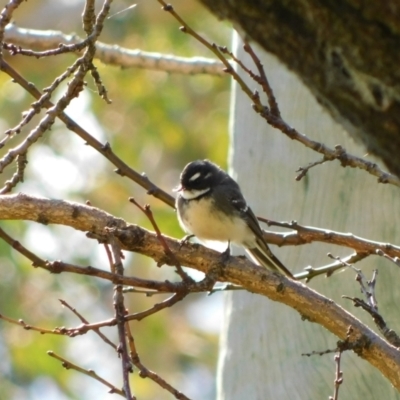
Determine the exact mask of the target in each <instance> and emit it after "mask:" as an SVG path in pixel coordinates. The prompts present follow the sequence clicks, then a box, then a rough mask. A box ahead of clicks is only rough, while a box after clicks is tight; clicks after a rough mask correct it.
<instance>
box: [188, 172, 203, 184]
mask: <svg viewBox="0 0 400 400" xmlns="http://www.w3.org/2000/svg"><path fill="white" fill-rule="evenodd" d="M200 176H201V173H200V172H196V173H195V174H194V175H193V176H191V177H190V178H189V181H190V182H192V181H195V180H196V179H199V178H200Z"/></svg>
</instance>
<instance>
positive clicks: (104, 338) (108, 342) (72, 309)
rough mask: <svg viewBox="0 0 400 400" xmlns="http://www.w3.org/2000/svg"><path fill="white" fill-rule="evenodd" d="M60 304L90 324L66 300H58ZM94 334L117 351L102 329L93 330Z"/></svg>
mask: <svg viewBox="0 0 400 400" xmlns="http://www.w3.org/2000/svg"><path fill="white" fill-rule="evenodd" d="M58 300H59V301H60V303H61V304H62V305H63V306H64V307H66V308H68V309H69V310H70V311H72V312H73V313H74V314H75V315H76V316H77V317H78V318H79V319H80V320H81V322H83V323H84V324H88V323H89V321H88V320H87V319H86V318H84V317H83V316H82V315H81V314H80V313H79V312H78V311H77V310H76V308H74V307H72V306H70V305H69V304H68V303H67V302H66V301H65V300H62V299H58ZM93 332H94V333H95V334H96V335H98V336H99V337H100V338H101V339H102V340H103V341H104V342H105V343H107V344H108V345H109V346H111V347H112V348H113V349H114V350H117V346H116V345H115V344H114V343H113V342H112V341H111V340H110V339H109V338H108V337H107V336H106V335H104V333H102V332H101V331H100V329H93Z"/></svg>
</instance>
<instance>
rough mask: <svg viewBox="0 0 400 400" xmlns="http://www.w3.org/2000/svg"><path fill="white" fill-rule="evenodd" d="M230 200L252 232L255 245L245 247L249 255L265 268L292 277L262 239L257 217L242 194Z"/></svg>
mask: <svg viewBox="0 0 400 400" xmlns="http://www.w3.org/2000/svg"><path fill="white" fill-rule="evenodd" d="M231 202H232V205H233V206H234V207H235V208H236V209H237V210H238V211H239V212H240V214H241V216H242V217H243V218H244V219H245V220H246V222H247V225H248V227H249V228H250V229H251V231H252V232H253V233H254V236H255V246H254V247H252V248H250V247H249V248H248V249H247V251H248V252H249V253H250V255H251V256H252V257H253V258H255V259H256V261H257V262H258V263H260V264H261V265H262V266H264V267H265V268H268V269H271V270H273V271H277V272H280V273H281V274H284V275H287V276H289V277H291V278H293V274H292V273H291V272H290V271H289V270H288V269H287V268H286V267H285V266H284V265H283V264H282V263H281V262H280V261H279V260H278V258H277V257H275V256H274V254H273V253H272V252H271V250H270V248H269V247H268V244H267V242H266V241H265V239H264V235H263V232H262V230H261V228H260V225H259V223H258V220H257V217H256V216H255V215H254V213H253V211H252V209H251V208H250V207H249V206H248V205H247V204H246V201H245V199H244V198H243V197H242V196H237V197H235V198H233V199H231Z"/></svg>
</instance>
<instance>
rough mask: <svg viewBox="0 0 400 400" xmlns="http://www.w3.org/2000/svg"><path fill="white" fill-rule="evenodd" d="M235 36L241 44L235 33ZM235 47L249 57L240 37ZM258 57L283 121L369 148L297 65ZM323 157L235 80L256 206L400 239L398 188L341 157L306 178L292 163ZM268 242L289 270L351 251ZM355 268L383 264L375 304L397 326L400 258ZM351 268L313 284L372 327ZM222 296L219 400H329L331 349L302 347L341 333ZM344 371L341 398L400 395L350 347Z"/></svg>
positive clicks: (240, 142) (234, 153)
mask: <svg viewBox="0 0 400 400" xmlns="http://www.w3.org/2000/svg"><path fill="white" fill-rule="evenodd" d="M234 41H235V45H236V42H237V41H236V39H235V40H234ZM233 47H235V46H233ZM260 53H261V51H259V53H258V54H260ZM238 54H239V58H240V59H245V63H246V65H248V66H251V62H250V61H249V60H248V58H247V57H246V56H245V54H244V52H243V51H242V48H241V46H239V47H238ZM262 60H263V63H264V67H265V69H266V71H267V75H268V78H269V79H270V82H271V85H272V87H273V89H274V90H275V94H276V97H277V100H278V104H279V105H280V108H281V112H282V115H283V117H284V118H285V119H286V121H287V122H289V123H290V124H291V125H293V126H295V127H296V128H297V129H298V130H300V131H301V132H304V133H305V134H307V135H309V136H310V137H312V138H313V139H316V140H319V141H321V142H323V143H325V144H327V145H329V146H331V147H333V146H334V145H336V144H338V143H339V144H341V145H342V146H343V147H345V148H346V150H348V151H349V152H351V153H353V154H355V155H358V156H362V155H363V154H364V153H365V149H363V148H362V147H360V146H357V145H355V144H354V143H353V142H351V140H350V139H349V138H348V137H347V136H346V134H345V133H344V132H343V130H342V129H341V128H340V127H339V126H338V125H337V124H335V123H334V122H333V121H332V119H331V118H330V117H329V115H328V114H326V113H325V112H324V111H323V110H322V108H321V107H320V106H319V105H318V104H317V103H316V101H315V99H314V98H313V96H312V95H311V93H310V92H309V91H308V90H307V89H306V88H305V87H304V86H303V85H302V84H301V83H300V81H299V80H298V79H297V78H296V77H295V76H294V75H293V74H291V73H289V72H288V71H287V70H286V69H285V68H284V67H283V66H282V65H281V64H279V63H278V62H277V60H276V59H275V58H274V57H272V56H271V55H265V56H263V57H262ZM252 69H253V68H252ZM251 87H255V85H253V84H251ZM318 158H319V155H317V154H316V153H314V152H312V151H311V150H309V149H306V148H304V147H302V146H301V145H300V144H299V143H297V142H293V141H290V140H288V138H287V137H285V136H284V135H282V134H280V133H279V131H277V130H275V129H272V128H271V127H269V126H267V124H266V123H265V121H264V120H263V119H261V118H260V117H259V116H258V115H257V114H256V113H255V112H253V111H252V109H251V106H250V104H249V101H248V98H247V97H246V96H244V95H243V93H242V92H241V91H240V88H238V87H237V85H234V88H233V94H232V109H231V154H230V166H231V173H232V175H233V176H234V177H235V178H236V179H237V180H238V182H239V184H240V185H241V188H242V190H243V192H244V194H245V196H246V198H247V200H248V202H249V204H250V205H251V206H252V208H253V210H254V211H255V213H256V215H260V216H264V217H266V218H270V219H275V220H286V221H290V220H296V221H298V222H299V223H301V224H305V225H312V226H317V227H321V228H327V229H331V230H337V231H344V232H352V233H354V234H356V235H359V236H363V237H366V238H369V239H373V240H380V241H387V242H391V243H396V242H397V243H398V242H399V241H400V240H399V239H400V234H399V232H398V231H396V230H395V223H394V221H398V220H400V219H399V217H400V215H399V214H400V208H399V207H398V189H396V188H394V187H390V186H389V185H379V184H378V183H377V182H376V179H374V178H373V177H371V176H370V175H368V174H367V173H365V172H363V171H360V170H355V169H350V168H342V167H341V166H340V165H339V163H338V162H337V161H336V162H332V163H328V164H325V165H322V166H318V167H315V168H313V169H311V170H310V171H309V173H308V176H306V177H305V178H303V180H301V181H300V182H297V181H295V179H294V177H295V175H296V173H295V171H296V169H297V168H298V167H299V166H306V165H307V164H308V163H309V162H312V161H315V160H317V159H318ZM271 250H272V251H273V252H274V253H275V254H276V255H277V256H278V258H280V259H281V261H283V263H284V264H285V265H286V266H287V267H288V268H289V269H291V270H292V271H293V272H299V271H301V270H302V269H303V268H304V267H306V266H308V265H311V266H313V267H319V266H322V265H324V264H329V263H331V262H332V260H330V259H329V258H328V257H327V255H326V254H327V252H331V253H332V254H333V255H335V256H345V255H348V254H351V253H352V250H351V249H344V248H339V247H333V246H329V245H324V244H312V245H304V246H299V247H296V248H290V247H284V248H281V249H279V248H276V247H272V248H271ZM356 267H357V268H362V270H363V272H364V274H365V275H366V276H367V278H369V279H370V277H371V274H372V270H373V269H374V268H379V276H378V284H377V297H378V302H379V307H380V308H379V309H380V311H381V313H382V314H383V315H384V316H385V318H386V319H387V321H388V323H389V324H390V325H391V326H390V327H391V328H393V329H397V330H399V328H400V323H399V322H398V317H397V315H396V314H397V306H396V305H397V303H398V299H397V296H398V295H397V293H396V291H397V286H396V285H394V284H393V282H397V281H398V280H399V279H400V271H399V269H398V267H396V266H395V265H394V264H393V263H391V262H389V261H387V260H385V259H383V258H378V257H376V256H372V257H369V258H368V259H366V260H364V261H363V262H362V263H360V264H359V265H356ZM354 277H355V272H354V271H352V270H350V269H347V270H346V271H343V272H341V273H335V274H334V275H333V276H331V277H330V278H329V279H327V278H324V277H317V278H315V279H314V280H312V281H311V282H310V283H309V286H310V287H312V288H314V289H315V290H317V291H319V292H321V293H323V294H324V295H326V296H328V297H329V298H331V299H332V300H334V301H336V302H338V303H340V304H341V305H342V306H344V307H345V308H347V309H348V310H349V311H350V312H351V313H353V314H355V315H357V316H358V317H359V318H360V319H361V320H363V321H364V322H365V323H367V324H368V325H369V326H371V327H372V328H373V329H374V330H376V329H375V328H374V326H373V322H372V321H371V318H369V317H368V316H366V315H364V314H363V312H362V311H360V310H358V309H355V308H354V307H353V306H352V304H351V303H350V301H349V300H345V299H342V298H341V296H342V295H348V296H354V297H361V295H360V288H359V286H358V283H357V282H355V280H354ZM225 300H226V304H225V317H224V322H223V329H222V334H221V343H220V346H221V347H220V359H219V371H218V399H219V400H222V399H227V400H228V399H229V400H235V399H237V400H239V399H240V400H242V399H249V400H250V399H251V400H255V399H280V400H284V399H290V400H293V399H302V400H304V399H328V396H330V395H333V390H334V379H335V362H334V360H333V354H328V355H323V356H313V357H305V356H302V355H301V354H302V353H309V352H312V351H314V350H317V351H321V350H326V349H334V348H335V347H336V342H337V338H335V337H334V336H333V335H332V334H330V333H329V332H327V331H325V330H323V329H322V328H321V327H320V326H318V325H315V324H311V323H310V322H307V321H303V320H302V318H301V315H299V314H297V313H296V311H294V310H292V309H288V308H286V307H285V306H283V305H282V304H277V303H273V302H271V301H270V300H268V299H266V298H262V297H260V296H257V295H253V294H250V293H247V292H231V293H228V294H226V299H225ZM341 370H342V371H343V378H344V382H343V384H342V385H341V388H340V396H339V398H340V399H341V400H345V399H349V400H350V399H351V400H354V399H378V398H380V399H400V395H399V393H398V392H397V391H396V390H395V389H393V388H392V387H391V385H390V383H389V382H388V381H387V380H386V379H385V378H384V377H383V376H382V375H381V374H380V373H379V371H377V370H376V369H374V368H373V367H372V366H370V365H369V364H368V363H367V362H365V361H363V360H362V359H360V358H358V357H357V356H356V355H355V354H354V353H351V352H346V353H344V354H343V355H342V363H341Z"/></svg>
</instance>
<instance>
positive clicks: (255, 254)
mask: <svg viewBox="0 0 400 400" xmlns="http://www.w3.org/2000/svg"><path fill="white" fill-rule="evenodd" d="M246 250H247V252H248V253H249V254H250V256H251V258H253V259H254V260H255V261H256V262H257V264H260V265H261V266H263V267H265V268H267V269H269V270H272V271H275V272H279V273H281V274H283V275H286V276H288V277H290V278H292V279H293V274H292V273H291V272H290V271H289V270H288V269H287V268H286V267H285V266H284V265H283V264H282V263H281V262H280V261H279V260H278V259H277V258H276V257H275V256H274V255H273V254H272V252H271V250H270V249H269V247H268V245H267V243H265V242H264V241H263V240H259V239H258V240H256V247H253V248H251V249H250V248H248V249H246Z"/></svg>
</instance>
